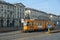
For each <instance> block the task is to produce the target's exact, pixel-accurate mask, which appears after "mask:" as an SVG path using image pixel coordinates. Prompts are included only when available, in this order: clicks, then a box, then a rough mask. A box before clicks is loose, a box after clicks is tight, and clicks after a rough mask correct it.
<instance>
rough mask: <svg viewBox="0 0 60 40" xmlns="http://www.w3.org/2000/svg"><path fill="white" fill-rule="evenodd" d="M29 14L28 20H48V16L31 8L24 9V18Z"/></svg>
mask: <svg viewBox="0 0 60 40" xmlns="http://www.w3.org/2000/svg"><path fill="white" fill-rule="evenodd" d="M27 14H29V17H30V19H48V14H47V13H46V12H43V11H39V10H36V9H33V8H26V9H25V16H26V15H27Z"/></svg>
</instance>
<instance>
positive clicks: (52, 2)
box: [5, 0, 60, 15]
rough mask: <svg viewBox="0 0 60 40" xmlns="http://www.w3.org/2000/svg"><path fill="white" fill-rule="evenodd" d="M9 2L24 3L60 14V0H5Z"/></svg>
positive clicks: (27, 5)
mask: <svg viewBox="0 0 60 40" xmlns="http://www.w3.org/2000/svg"><path fill="white" fill-rule="evenodd" d="M5 1H6V2H9V3H23V4H24V5H25V6H26V7H29V8H33V9H37V10H40V11H44V12H47V13H51V14H55V15H60V0H5Z"/></svg>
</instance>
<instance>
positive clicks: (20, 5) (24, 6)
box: [14, 3, 25, 7]
mask: <svg viewBox="0 0 60 40" xmlns="http://www.w3.org/2000/svg"><path fill="white" fill-rule="evenodd" d="M19 4H21V5H22V6H23V7H25V5H23V4H22V3H14V5H18V6H21V5H19Z"/></svg>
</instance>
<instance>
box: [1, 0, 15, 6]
mask: <svg viewBox="0 0 60 40" xmlns="http://www.w3.org/2000/svg"><path fill="white" fill-rule="evenodd" d="M0 4H6V5H12V6H14V5H13V4H11V3H8V2H5V1H0Z"/></svg>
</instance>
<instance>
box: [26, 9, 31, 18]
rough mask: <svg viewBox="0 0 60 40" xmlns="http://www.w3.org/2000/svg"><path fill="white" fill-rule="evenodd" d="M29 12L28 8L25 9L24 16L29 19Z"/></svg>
mask: <svg viewBox="0 0 60 40" xmlns="http://www.w3.org/2000/svg"><path fill="white" fill-rule="evenodd" d="M30 13H31V11H30V10H26V11H25V18H27V19H30V16H29V15H30Z"/></svg>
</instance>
